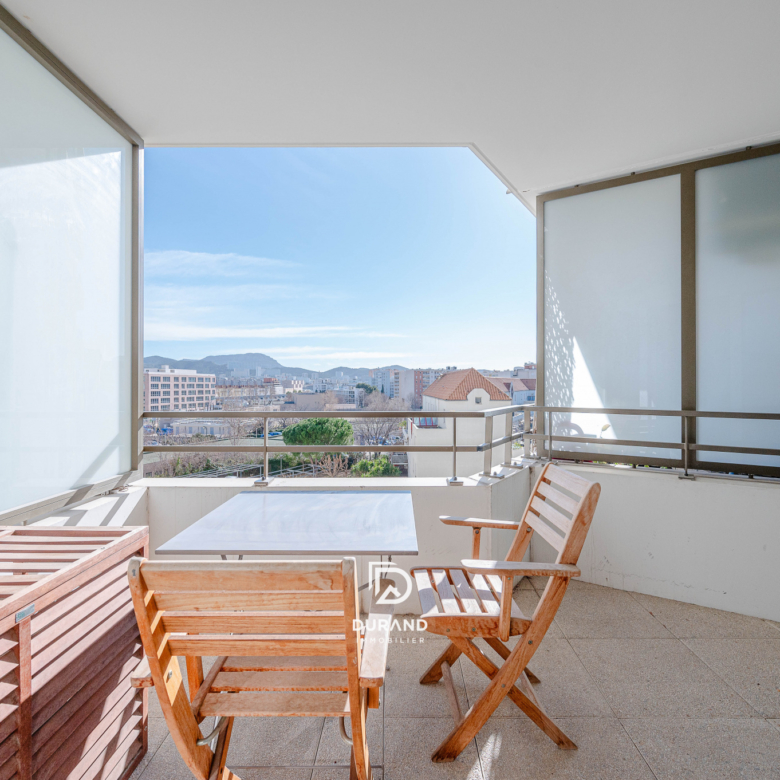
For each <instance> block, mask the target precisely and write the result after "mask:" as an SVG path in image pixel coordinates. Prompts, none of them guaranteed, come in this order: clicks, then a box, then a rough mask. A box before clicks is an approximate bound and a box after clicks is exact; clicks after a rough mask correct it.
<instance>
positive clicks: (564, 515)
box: [412, 463, 601, 762]
mask: <svg viewBox="0 0 780 780" xmlns="http://www.w3.org/2000/svg"><path fill="white" fill-rule="evenodd" d="M600 492H601V486H600V485H599V484H598V483H593V482H589V481H588V480H586V479H583V478H582V477H580V476H577V475H575V474H572V473H570V472H568V471H565V470H564V469H561V468H559V467H558V466H555V465H553V464H552V463H548V464H547V465H546V466H545V467H544V468H543V469H542V473H541V474H540V476H539V480H538V481H537V483H536V486H535V487H534V489H533V491H532V493H531V497H530V499H529V501H528V505H527V506H526V508H525V512H524V513H523V517H522V520H521V521H520V523H519V524H517V523H510V522H505V521H501V520H482V519H479V518H467V517H441V518H440V520H441V521H442V522H443V523H446V524H448V525H459V526H468V527H471V528H472V529H473V531H472V539H473V549H472V554H473V556H474V559H470V560H463V561H461V567H441V568H436V567H431V566H427V567H425V568H416V569H413V570H412V573H413V576H414V579H415V582H416V584H417V590H418V593H419V595H420V603H421V605H422V611H423V614H422V618H423V619H425V620H426V621H427V624H428V628H427V630H428V631H430V632H432V633H435V634H441V635H443V636H446V637H447V638H448V639H449V640H450V644H449V645H448V646H447V648H446V650H445V651H444V652H443V653H442V654H441V655H440V656H439V657H438V658H437V659H436V661H434V663H433V664H432V666H431V667H430V668H429V669H428V670H427V671H426V672H425V674H423V676H422V677H421V678H420V682H421V683H422V684H423V685H425V684H430V683H435V682H438V681H439V680H442V679H443V681H444V683H445V685H446V686H447V688H448V693H449V701H450V705H451V708H452V711H453V717H454V718H455V727H454V728H453V730H452V731H451V732H450V733H449V735H448V736H447V738H446V739H445V740H444V741H443V742H442V743H441V745H439V747H438V748H437V749H436V751H435V752H434V753H433V755H432V756H431V758H432V759H433V761H435V762H444V761H453V760H455V758H457V757H458V755H460V753H461V752H462V751H463V749H464V748H465V747H466V745H468V743H469V742H470V741H471V740H472V739H473V738H474V736H475V735H476V734H477V732H478V731H479V730H480V729H481V728H482V726H484V725H485V723H486V722H487V720H488V718H489V717H490V716H491V715H492V714H493V712H494V711H495V709H496V708H497V707H498V705H499V704H500V703H501V701H502V700H503V699H504V698H505V697H507V696H508V697H509V699H510V700H511V701H512V702H514V703H515V704H516V705H517V706H518V707H519V708H520V710H522V712H524V713H525V714H526V715H527V716H528V717H529V718H530V719H531V720H532V721H533V722H534V723H535V724H536V725H537V726H539V728H540V729H541V730H542V731H543V732H544V733H545V734H547V736H549V737H550V738H551V739H552V740H553V741H554V742H555V743H556V744H557V745H558V746H559V747H560V748H564V749H569V750H574V749H576V747H577V746H576V745H575V744H574V743H573V742H572V741H571V740H570V739H569V738H568V737H567V736H566V735H565V734H564V733H563V732H562V731H561V730H560V728H558V726H557V725H556V724H555V723H554V722H553V721H552V719H551V718H550V717H549V716H548V715H547V713H546V712H545V711H544V709H543V708H542V705H541V704H540V703H539V700H538V698H537V697H536V694H535V692H534V690H533V688H532V687H531V682H539V680H538V679H537V678H536V676H535V675H533V674H532V673H531V672H530V670H529V669H528V662H529V661H530V660H531V658H532V657H533V654H534V653H535V652H536V650H537V649H538V647H539V645H540V643H541V641H542V639H544V636H545V634H546V633H547V629H548V628H549V627H550V625H551V623H552V621H553V618H554V617H555V613H556V612H557V610H558V607H559V606H560V604H561V600H562V599H563V596H564V593H565V592H566V588H567V587H568V584H569V580H570V578H571V577H577V576H579V574H580V571H579V569H578V568H577V566H576V563H577V560H578V559H579V556H580V552H581V550H582V545H583V544H584V542H585V537H586V536H587V533H588V529H589V528H590V524H591V520H592V519H593V513H594V511H595V509H596V504H597V503H598V499H599V494H600ZM483 528H502V529H510V530H512V529H513V530H516V533H515V537H514V540H513V542H512V546H511V547H510V549H509V552H508V553H507V556H506V560H505V561H483V560H478V558H479V540H480V531H481V529H483ZM534 533H538V534H539V535H540V536H541V537H542V538H543V539H545V540H546V541H547V542H548V543H549V544H550V545H552V547H553V548H554V549H555V550H556V551H557V553H558V557H557V559H556V561H555V563H550V564H547V563H523V562H521V561H522V558H523V557H524V555H525V553H526V550H527V549H528V545H529V544H530V541H531V537H532V536H533V534H534ZM521 576H540V577H549V580H548V581H547V586H546V587H545V589H544V593H543V594H542V596H541V599H540V600H539V603H538V605H537V606H536V609H535V611H534V614H533V615H532V616H531V617H530V618H529V617H526V616H525V615H524V614H523V613H522V612H521V611H520V609H519V607H518V606H517V604H515V601H514V599H513V598H512V584H513V580H514V578H515V577H521ZM510 636H518V637H519V640H518V641H517V643H516V644H515V646H514V648H512V649H510V648H509V647H508V646H507V645H506V644H504V643H505V642H507V640H508V639H509V637H510ZM477 638H480V639H484V640H485V642H486V643H487V644H488V646H489V647H491V648H492V649H493V650H494V651H495V652H496V653H497V654H498V655H499V656H500V657H501V658H502V659H503V661H504V663H503V665H502V666H501V667H497V666H496V665H495V664H494V663H493V661H491V660H490V658H488V656H487V655H485V653H483V652H482V651H481V650H480V649H479V647H478V646H477V645H476V644H475V643H474V640H475V639H477ZM461 655H465V656H466V657H467V658H468V659H469V660H471V661H472V662H473V663H474V664H475V665H476V666H477V667H478V668H479V669H480V670H482V671H483V672H484V673H485V674H486V675H487V677H489V678H490V684H489V685H488V686H487V688H486V689H485V690H484V691H483V693H482V694H481V696H480V697H479V699H478V700H477V701H476V702H475V703H474V705H473V706H472V707H471V708H470V709H469V711H468V712H467V713H466V714H465V715H464V714H462V713H461V711H460V705H459V704H458V698H457V696H456V694H455V691H454V687H453V683H452V676H451V674H450V666H451V665H452V664H453V663H455V661H456V660H457V659H458V658H459V657H460V656H461Z"/></svg>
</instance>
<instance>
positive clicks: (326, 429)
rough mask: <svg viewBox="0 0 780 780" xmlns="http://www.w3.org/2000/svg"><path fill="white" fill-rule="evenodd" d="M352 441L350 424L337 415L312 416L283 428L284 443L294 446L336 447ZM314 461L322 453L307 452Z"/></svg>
mask: <svg viewBox="0 0 780 780" xmlns="http://www.w3.org/2000/svg"><path fill="white" fill-rule="evenodd" d="M351 441H352V425H351V424H350V423H349V421H348V420H342V419H340V418H338V417H312V418H309V419H308V420H301V421H300V422H298V423H295V425H290V426H288V427H287V428H285V429H284V443H285V444H291V445H292V446H294V447H302V446H309V447H313V446H317V445H323V446H330V447H338V446H339V445H341V444H349V443H350V442H351ZM308 454H309V455H310V456H311V462H312V463H314V461H315V460H318V459H320V458H321V457H322V453H320V452H314V453H308Z"/></svg>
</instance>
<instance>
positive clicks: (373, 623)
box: [360, 580, 395, 688]
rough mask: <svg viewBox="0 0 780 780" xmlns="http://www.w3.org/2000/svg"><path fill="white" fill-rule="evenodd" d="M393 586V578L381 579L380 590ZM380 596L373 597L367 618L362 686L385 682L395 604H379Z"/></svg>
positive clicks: (376, 685)
mask: <svg viewBox="0 0 780 780" xmlns="http://www.w3.org/2000/svg"><path fill="white" fill-rule="evenodd" d="M388 587H393V582H392V580H380V581H379V592H380V594H381V593H384V592H385V591H386V590H387V588H388ZM377 598H378V596H376V595H374V596H373V597H372V599H371V607H370V609H369V612H368V617H367V618H366V624H365V625H366V633H365V636H364V638H363V657H362V658H361V660H360V687H361V688H381V687H382V685H384V682H385V669H386V668H387V648H388V645H389V638H390V624H391V623H392V622H393V613H394V611H395V605H394V604H377V601H376V600H377Z"/></svg>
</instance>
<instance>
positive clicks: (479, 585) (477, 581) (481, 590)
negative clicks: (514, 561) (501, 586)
mask: <svg viewBox="0 0 780 780" xmlns="http://www.w3.org/2000/svg"><path fill="white" fill-rule="evenodd" d="M469 579H470V581H471V589H472V590H473V591H474V593H476V594H477V596H478V597H479V600H480V601H481V602H482V606H483V607H484V608H485V612H486V613H487V614H488V615H493V616H495V617H498V614H499V612H500V611H501V610H500V609H499V606H498V601H496V597H495V596H494V595H493V591H492V590H491V589H490V585H488V582H487V580H486V579H485V578H484V577H483V576H482V575H481V574H472V575H471V576H470V577H469Z"/></svg>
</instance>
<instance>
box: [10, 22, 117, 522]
mask: <svg viewBox="0 0 780 780" xmlns="http://www.w3.org/2000/svg"><path fill="white" fill-rule="evenodd" d="M0 73H2V78H0V106H2V112H0V280H2V281H1V282H0V365H2V367H3V381H2V382H0V425H1V426H2V437H0V511H3V510H6V509H9V508H12V507H16V506H19V505H22V504H26V503H30V502H33V501H37V500H40V499H44V498H46V497H48V496H51V495H54V494H57V493H60V492H63V491H65V490H69V489H71V488H74V487H79V486H82V485H86V484H90V483H94V482H96V481H99V480H100V479H103V478H106V477H110V476H113V475H115V474H118V473H121V472H123V471H127V470H128V469H129V466H130V398H129V393H130V359H131V356H130V238H131V236H130V218H131V164H132V161H131V147H130V144H129V143H127V142H126V141H125V140H124V139H123V138H122V137H121V136H120V135H119V134H117V133H116V132H115V131H114V130H113V129H112V128H111V127H109V126H108V125H107V124H106V123H105V122H103V120H101V119H100V118H99V117H98V116H97V115H96V114H95V113H93V112H92V111H91V110H90V109H89V108H87V106H86V105H84V103H82V102H81V101H80V100H79V99H78V98H77V97H76V96H75V95H74V94H73V93H72V92H70V91H69V90H68V89H67V88H66V87H65V86H63V85H62V84H61V83H60V82H59V81H58V80H57V79H55V78H54V76H52V75H51V74H50V73H49V72H48V71H46V70H45V69H44V68H43V67H42V66H41V65H40V64H39V63H38V62H36V61H35V60H34V59H33V58H32V57H30V56H29V55H28V54H27V53H26V52H25V51H24V50H23V49H22V48H20V47H19V46H18V45H17V44H16V43H14V42H13V41H12V40H11V39H10V38H9V37H8V36H7V35H6V34H5V33H2V32H0Z"/></svg>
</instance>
